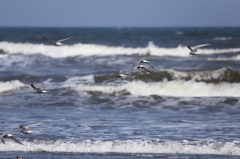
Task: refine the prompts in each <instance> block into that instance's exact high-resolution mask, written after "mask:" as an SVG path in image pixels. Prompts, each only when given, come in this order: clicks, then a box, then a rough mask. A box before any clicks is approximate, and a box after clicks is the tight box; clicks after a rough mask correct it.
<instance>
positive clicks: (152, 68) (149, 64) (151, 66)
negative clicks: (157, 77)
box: [144, 62, 156, 70]
mask: <svg viewBox="0 0 240 159" xmlns="http://www.w3.org/2000/svg"><path fill="white" fill-rule="evenodd" d="M144 63H145V64H147V65H148V66H150V67H152V69H154V70H156V69H155V68H154V67H153V66H152V65H150V63H148V62H144Z"/></svg>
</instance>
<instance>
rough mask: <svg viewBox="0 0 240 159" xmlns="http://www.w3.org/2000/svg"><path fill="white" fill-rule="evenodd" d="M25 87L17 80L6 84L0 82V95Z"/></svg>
mask: <svg viewBox="0 0 240 159" xmlns="http://www.w3.org/2000/svg"><path fill="white" fill-rule="evenodd" d="M24 86H25V85H24V84H23V83H21V82H20V81H18V80H14V81H8V82H0V93H1V92H5V91H10V90H15V89H19V88H21V87H24Z"/></svg>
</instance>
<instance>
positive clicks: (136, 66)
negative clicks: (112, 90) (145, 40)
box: [130, 65, 153, 78]
mask: <svg viewBox="0 0 240 159" xmlns="http://www.w3.org/2000/svg"><path fill="white" fill-rule="evenodd" d="M135 69H138V70H140V69H141V70H144V71H147V72H149V73H153V72H152V71H149V70H148V69H146V68H145V67H144V66H143V65H132V70H131V74H130V77H131V78H132V75H133V72H134V70H135Z"/></svg>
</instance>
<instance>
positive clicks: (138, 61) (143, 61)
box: [135, 59, 156, 70]
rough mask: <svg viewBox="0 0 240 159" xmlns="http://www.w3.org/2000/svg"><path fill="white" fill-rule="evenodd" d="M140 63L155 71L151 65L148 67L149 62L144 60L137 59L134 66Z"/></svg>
mask: <svg viewBox="0 0 240 159" xmlns="http://www.w3.org/2000/svg"><path fill="white" fill-rule="evenodd" d="M141 62H142V63H145V64H147V65H148V66H150V67H152V69H154V70H156V69H155V68H154V67H153V66H152V65H150V63H149V62H150V61H147V60H144V59H138V60H137V61H136V62H135V65H139V64H140V63H141Z"/></svg>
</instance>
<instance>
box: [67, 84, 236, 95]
mask: <svg viewBox="0 0 240 159" xmlns="http://www.w3.org/2000/svg"><path fill="white" fill-rule="evenodd" d="M65 87H70V88H72V89H74V90H76V91H78V92H88V93H94V92H96V93H97V92H101V93H106V94H126V93H130V94H131V95H137V96H150V95H159V96H176V97H240V92H239V89H240V85H239V84H238V83H226V82H222V83H218V84H214V83H205V82H195V81H193V80H192V81H184V80H175V81H161V82H149V83H145V82H142V81H136V82H129V83H126V84H122V85H86V84H79V85H77V86H76V85H65Z"/></svg>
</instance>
